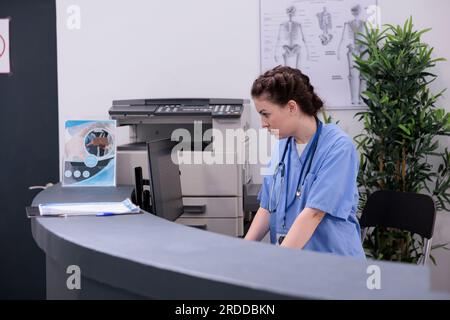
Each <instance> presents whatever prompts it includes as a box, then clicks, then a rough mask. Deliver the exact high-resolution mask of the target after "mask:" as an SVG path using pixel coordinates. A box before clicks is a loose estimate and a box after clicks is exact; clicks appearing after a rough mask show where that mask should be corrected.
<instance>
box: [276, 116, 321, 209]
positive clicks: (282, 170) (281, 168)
mask: <svg viewBox="0 0 450 320" xmlns="http://www.w3.org/2000/svg"><path fill="white" fill-rule="evenodd" d="M316 124H317V130H316V133H315V134H314V137H313V140H312V141H311V147H310V148H309V149H308V153H307V154H306V157H305V162H304V163H303V165H302V169H301V171H300V177H299V179H298V183H297V189H296V191H295V196H296V197H297V198H300V197H301V195H302V187H303V184H304V183H305V180H306V177H307V176H308V173H309V171H310V169H311V164H312V161H313V158H314V155H315V153H316V149H317V144H318V142H319V136H320V133H321V132H322V121H320V120H319V119H318V118H317V117H316ZM292 139H293V138H292V137H289V138H288V140H287V143H286V146H285V147H284V150H283V155H282V156H281V160H280V162H279V163H278V165H277V168H276V169H275V172H274V174H273V176H272V184H271V187H270V193H269V205H268V206H269V212H270V213H274V212H275V211H276V210H277V208H278V204H279V202H280V198H281V189H282V188H283V182H284V177H285V174H286V164H285V163H284V160H285V158H286V153H287V150H288V148H289V145H290V144H291V141H292ZM306 167H307V169H306V172H305V174H304V175H303V173H304V171H305V168H306ZM278 175H280V178H281V180H280V188H279V190H278V197H277V198H275V206H274V207H272V197H273V194H274V191H275V185H276V182H277V177H278ZM302 178H303V179H302Z"/></svg>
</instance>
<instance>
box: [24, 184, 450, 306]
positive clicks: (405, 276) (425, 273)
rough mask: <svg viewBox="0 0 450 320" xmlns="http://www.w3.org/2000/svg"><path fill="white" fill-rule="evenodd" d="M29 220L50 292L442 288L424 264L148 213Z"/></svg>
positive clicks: (76, 191)
mask: <svg viewBox="0 0 450 320" xmlns="http://www.w3.org/2000/svg"><path fill="white" fill-rule="evenodd" d="M130 194H131V188H130V187H117V188H62V187H61V186H60V185H56V186H53V187H51V188H48V189H46V190H44V191H42V192H41V193H39V194H38V195H37V196H36V197H35V199H34V201H33V205H38V204H39V203H49V202H83V201H89V202H92V201H121V200H123V199H125V198H127V197H130ZM31 226H32V233H33V237H34V239H35V241H36V243H37V244H38V246H39V247H40V248H41V249H42V250H43V251H44V252H45V254H46V264H47V298H48V299H449V298H450V297H449V296H448V295H445V294H440V293H434V292H430V290H429V287H430V280H429V278H430V272H429V270H428V268H427V267H423V266H415V265H407V264H400V263H389V262H378V261H371V260H367V261H358V260H355V259H352V258H344V257H340V256H335V255H331V254H323V253H315V252H308V251H301V250H295V249H285V248H279V247H276V246H273V245H269V244H265V243H258V242H250V241H245V240H243V239H240V238H232V237H229V236H224V235H220V234H215V233H211V232H208V231H203V230H198V229H195V228H191V227H186V226H183V225H179V224H176V223H173V222H170V221H167V220H164V219H161V218H159V217H156V216H154V215H151V214H149V213H143V214H138V215H124V216H109V217H97V216H82V217H67V218H44V217H42V218H34V219H31ZM70 266H76V267H78V268H79V271H80V274H81V278H80V285H81V287H80V288H79V289H77V288H72V287H71V286H70V285H69V286H68V285H67V284H68V282H70V281H71V280H72V278H71V276H73V271H72V270H73V269H72V268H71V267H70ZM374 272H375V273H374ZM378 275H379V278H378V279H379V280H380V281H379V282H376V280H374V279H375V277H377V276H378ZM374 281H375V282H374ZM375 283H379V284H380V288H379V289H376V285H375V286H374V284H375ZM374 287H375V288H374Z"/></svg>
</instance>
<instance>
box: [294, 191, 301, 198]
mask: <svg viewBox="0 0 450 320" xmlns="http://www.w3.org/2000/svg"><path fill="white" fill-rule="evenodd" d="M295 195H296V196H297V198H300V196H301V195H302V192H301V191H300V190H297V192H296V193H295Z"/></svg>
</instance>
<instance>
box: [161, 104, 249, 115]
mask: <svg viewBox="0 0 450 320" xmlns="http://www.w3.org/2000/svg"><path fill="white" fill-rule="evenodd" d="M242 109H243V106H242V105H206V106H205V105H180V104H166V105H157V106H156V109H155V114H156V115H172V116H176V115H180V116H183V115H211V116H212V117H213V118H239V117H240V116H241V114H242Z"/></svg>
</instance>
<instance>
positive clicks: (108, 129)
mask: <svg viewBox="0 0 450 320" xmlns="http://www.w3.org/2000/svg"><path fill="white" fill-rule="evenodd" d="M64 135H65V140H64V141H65V145H64V160H63V161H64V163H63V165H62V170H63V172H62V179H63V180H62V185H63V186H65V187H68V186H73V187H81V186H90V187H106V186H115V185H116V121H115V120H104V121H88V120H68V121H66V123H65V132H64Z"/></svg>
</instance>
